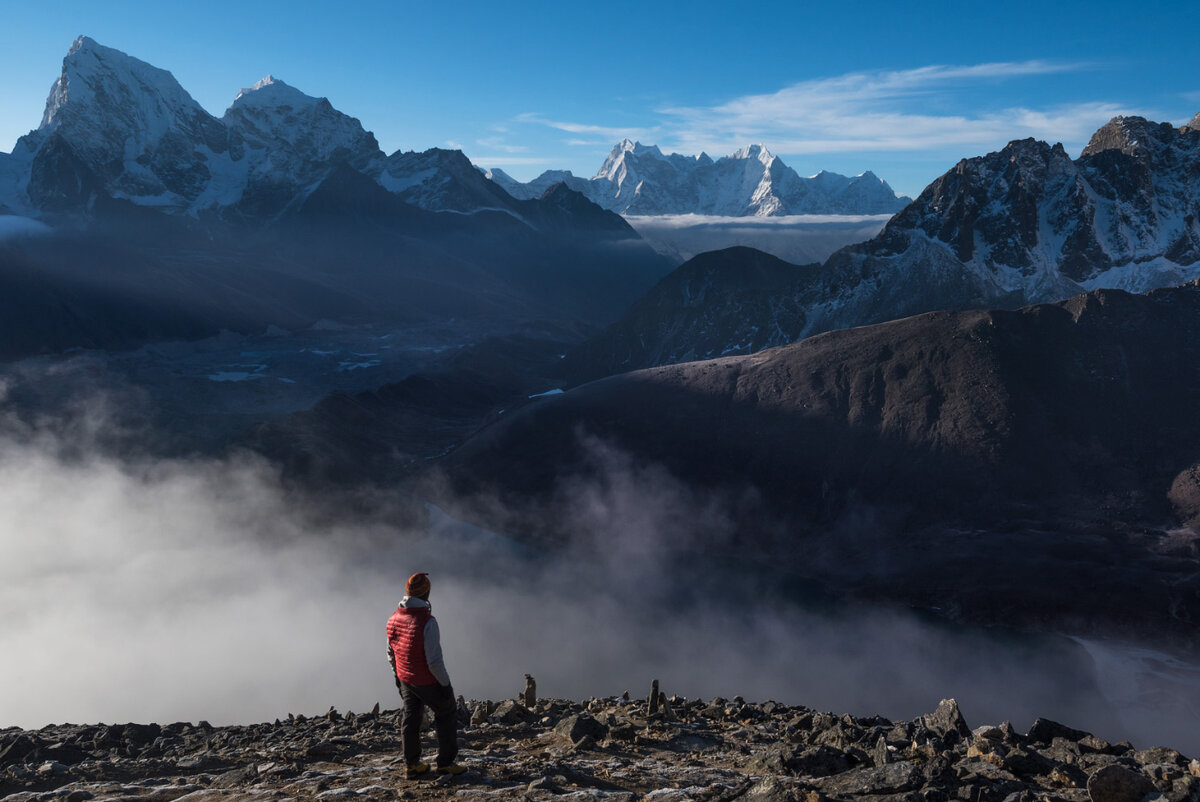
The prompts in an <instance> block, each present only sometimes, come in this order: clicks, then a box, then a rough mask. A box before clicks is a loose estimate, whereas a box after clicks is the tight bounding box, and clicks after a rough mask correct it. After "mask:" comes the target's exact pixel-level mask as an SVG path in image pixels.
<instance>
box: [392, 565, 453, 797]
mask: <svg viewBox="0 0 1200 802" xmlns="http://www.w3.org/2000/svg"><path fill="white" fill-rule="evenodd" d="M429 589H430V584H429V575H428V574H413V575H412V576H410V577H409V578H408V582H407V584H406V585H405V593H407V594H408V595H406V596H405V597H404V598H403V599H401V600H400V606H399V607H397V608H396V612H394V613H392V617H391V618H389V619H388V623H387V639H388V661H389V662H391V664H392V673H393V674H394V675H395V677H396V687H398V688H399V689H400V698H401V699H403V700H404V715H403V716H402V717H401V720H400V737H401V741H402V742H403V744H404V762H405V766H406V768H405V770H404V776H405V777H407V778H409V779H412V778H414V777H420V776H421V775H422V774H426V773H428V772H429V764H428V763H422V762H421V719H423V718H424V717H425V705H429V707H430V709H432V710H433V720H434V727H435V729H436V730H437V739H438V756H437V770H438V772H439V773H441V774H462V773H463V772H464V771H466V770H467V767H466V766H463V765H460V764H458V763H455V762H454V758H455V756H456V755H457V754H458V737H457V732H458V721H457V713H458V705H457V704H456V703H455V701H454V688H453V687H452V686H451V685H450V675H449V674H447V673H446V664H445V662H444V661H443V659H442V640H441V634H440V632H439V631H438V623H437V619H436V618H434V617H433V612H432V608H431V607H430V606H429Z"/></svg>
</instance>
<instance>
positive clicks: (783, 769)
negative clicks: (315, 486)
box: [0, 697, 1200, 802]
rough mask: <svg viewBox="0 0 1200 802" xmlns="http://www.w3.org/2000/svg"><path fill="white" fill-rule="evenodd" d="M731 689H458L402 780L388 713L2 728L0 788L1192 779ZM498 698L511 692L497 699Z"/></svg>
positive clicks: (459, 793) (693, 789)
mask: <svg viewBox="0 0 1200 802" xmlns="http://www.w3.org/2000/svg"><path fill="white" fill-rule="evenodd" d="M739 698H740V697H738V698H735V700H734V701H729V700H726V699H721V698H717V699H713V700H711V701H707V702H706V701H702V700H698V699H690V700H689V699H683V698H679V697H672V698H671V699H670V707H671V708H672V709H673V710H674V711H675V713H676V715H675V717H674V718H673V719H671V720H668V719H667V718H665V717H664V716H663V715H661V714H660V715H655V716H647V715H646V714H645V709H646V700H628V699H621V698H617V697H613V698H608V699H592V700H590V701H588V702H586V703H579V702H570V701H564V700H557V699H546V700H542V701H540V702H538V704H537V706H536V708H535V709H534V710H532V711H529V715H528V717H526V716H519V717H516V718H514V719H512V720H496V719H492V720H488V721H485V720H481V719H478V718H476V719H472V718H471V715H470V713H469V710H470V708H472V707H476V708H486V707H490V706H492V703H490V702H488V703H484V702H463V701H462V700H460V704H459V723H460V725H461V727H462V729H461V730H460V731H459V741H460V745H461V747H462V750H461V752H460V756H459V761H460V762H462V763H464V764H465V765H466V766H467V767H468V769H469V770H468V772H467V773H465V774H462V775H460V776H458V777H445V776H443V777H439V776H438V775H436V774H431V775H429V778H428V779H421V780H405V779H404V759H403V756H402V754H401V748H400V747H401V743H400V728H399V718H400V711H396V710H391V711H384V712H380V711H379V710H378V709H376V710H374V711H372V712H370V713H364V714H358V715H355V714H354V713H346V714H345V715H341V714H339V713H338V712H337V711H334V710H331V711H330V712H329V713H328V714H326V715H322V716H319V717H313V718H306V717H305V716H293V715H289V716H288V717H287V719H286V720H284V721H281V720H276V721H275V722H274V723H265V724H256V725H248V726H230V727H213V726H211V725H209V724H208V723H207V722H204V721H201V722H199V723H198V724H192V723H185V722H179V723H173V724H167V725H163V726H159V725H157V724H149V725H138V724H124V725H121V724H116V725H101V724H96V725H83V726H80V725H70V724H66V725H60V726H51V727H45V728H43V729H41V730H36V731H21V730H18V729H12V728H10V729H7V730H0V797H2V798H4V799H5V800H11V802H33V801H34V800H43V799H44V800H50V799H56V800H67V802H80V801H82V800H87V799H104V798H117V797H119V798H121V799H128V800H136V799H141V800H155V802H172V801H173V800H189V802H190V801H191V800H209V799H222V800H240V799H284V798H288V799H332V798H338V799H342V798H346V799H369V800H391V799H396V798H400V799H410V800H433V799H525V800H548V799H554V798H556V797H562V798H564V799H577V800H613V802H626V801H628V802H632V800H635V799H647V800H659V802H668V801H671V800H694V799H702V800H728V801H731V800H746V801H747V802H749V801H750V800H759V801H760V802H761V801H765V800H771V801H775V800H778V801H779V802H783V801H784V800H788V801H789V802H793V801H803V802H832V800H844V799H851V798H866V799H871V800H876V802H899V801H900V800H910V799H911V800H918V799H930V800H932V799H939V800H951V799H959V800H974V801H975V802H1003V800H1024V799H1045V800H1058V801H1059V802H1140V801H1141V800H1142V799H1144V798H1146V797H1147V796H1148V795H1153V794H1159V795H1161V796H1159V797H1157V798H1158V799H1159V800H1165V802H1190V800H1195V799H1196V797H1197V794H1198V793H1200V778H1198V777H1197V775H1198V774H1200V764H1198V763H1197V761H1194V760H1192V761H1189V760H1188V759H1187V758H1186V757H1184V756H1183V755H1181V754H1180V753H1178V752H1176V751H1174V750H1171V749H1167V748H1162V747H1159V748H1152V749H1144V750H1136V749H1134V748H1133V746H1131V745H1130V744H1128V743H1119V744H1111V743H1108V742H1107V741H1104V740H1102V739H1100V738H1097V737H1096V736H1094V735H1089V734H1086V733H1081V732H1078V731H1074V730H1071V729H1070V728H1067V727H1063V726H1062V725H1055V724H1054V723H1053V722H1044V721H1042V720H1039V723H1040V727H1041V731H1042V735H1045V734H1047V733H1048V732H1049V731H1050V730H1051V729H1054V728H1055V727H1057V728H1058V729H1056V730H1055V732H1061V733H1067V734H1066V735H1063V734H1059V735H1056V736H1055V737H1054V738H1053V739H1052V740H1051V741H1050V742H1046V741H1045V740H1044V739H1042V738H1040V737H1039V736H1038V735H1037V734H1036V733H1035V732H1034V731H1032V730H1031V731H1030V733H1029V734H1026V735H1022V734H1020V733H1017V732H1015V731H1014V730H1013V728H1012V726H1011V725H1009V724H1007V723H1004V724H1001V725H999V726H987V727H981V728H978V729H977V730H976V731H975V732H974V733H972V732H971V731H970V730H969V729H967V727H966V722H965V721H964V719H963V717H962V714H961V713H960V712H959V710H958V706H957V705H956V704H955V703H954V701H953V700H945V701H943V702H942V703H941V704H940V705H939V706H938V708H937V710H936V711H934V712H933V713H931V714H928V715H925V716H919V717H917V718H916V719H914V720H911V721H890V720H888V719H885V718H881V717H879V716H867V717H854V716H850V715H841V716H838V715H833V714H830V713H822V712H818V711H814V710H810V709H808V708H805V707H800V706H789V705H784V704H779V703H777V702H765V703H761V704H755V703H747V702H742V701H738V699H739ZM506 705H507V706H508V709H509V710H514V709H515V707H513V706H514V705H516V702H514V701H512V700H508V701H507V702H502V703H501V704H500V705H499V706H497V710H499V709H500V708H503V707H505V706H506ZM556 735H557V736H558V737H555V736H556ZM576 736H578V737H576ZM1076 736H1078V737H1076ZM426 738H427V739H428V740H427V743H426V744H425V746H426V751H427V752H428V751H431V750H432V749H433V735H432V733H431V732H430V733H428V734H427V735H426Z"/></svg>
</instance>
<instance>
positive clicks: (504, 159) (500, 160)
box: [471, 155, 553, 167]
mask: <svg viewBox="0 0 1200 802" xmlns="http://www.w3.org/2000/svg"><path fill="white" fill-rule="evenodd" d="M471 162H472V163H473V164H477V165H479V166H480V167H504V166H508V165H518V164H528V165H535V166H536V165H539V164H544V165H549V164H551V162H553V159H548V158H546V157H544V156H487V155H483V156H471Z"/></svg>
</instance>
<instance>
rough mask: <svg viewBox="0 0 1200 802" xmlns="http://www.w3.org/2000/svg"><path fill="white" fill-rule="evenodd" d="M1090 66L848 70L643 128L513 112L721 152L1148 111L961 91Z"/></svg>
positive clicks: (1079, 129) (1024, 128) (842, 145)
mask: <svg viewBox="0 0 1200 802" xmlns="http://www.w3.org/2000/svg"><path fill="white" fill-rule="evenodd" d="M1089 66H1090V65H1087V64H1080V63H1060V62H1052V61H1044V60H1032V61H1021V62H997V63H986V64H973V65H931V66H925V67H918V68H915V69H909V70H879V71H864V72H853V73H847V74H844V75H839V76H834V77H831V78H820V79H814V80H810V81H802V82H800V83H796V84H792V85H791V86H787V87H785V88H783V89H780V90H778V91H776V92H771V93H766V94H753V95H744V96H741V97H737V98H734V99H732V100H729V101H727V102H724V103H720V104H717V105H711V106H671V107H664V108H660V109H657V110H656V112H655V113H656V115H657V118H658V120H657V124H656V125H654V126H653V127H648V128H642V129H619V128H613V127H608V126H602V125H585V124H580V123H568V122H561V121H555V120H549V119H546V118H544V117H541V116H540V115H535V114H526V115H521V116H520V117H519V118H518V120H520V121H521V122H528V123H541V124H543V125H548V126H550V127H553V128H556V129H558V130H561V131H566V132H568V133H575V134H593V135H607V136H608V137H609V138H610V139H613V140H615V139H617V138H620V137H623V136H631V137H633V136H642V137H643V138H646V137H651V139H650V140H649V141H657V143H658V144H660V145H664V146H666V147H669V148H671V149H675V150H678V151H679V152H681V153H699V152H701V151H707V152H711V153H727V152H732V151H734V150H736V149H737V148H739V147H742V146H744V145H745V144H746V143H750V142H761V143H764V144H766V145H768V146H769V147H770V148H771V149H772V150H774V151H776V152H779V153H795V154H801V153H805V154H808V153H849V152H855V151H874V152H905V151H907V152H912V151H934V150H942V149H946V148H955V147H959V148H979V147H991V146H999V145H1002V144H1003V143H1005V142H1008V141H1009V140H1012V139H1020V138H1024V137H1035V138H1038V139H1046V140H1049V141H1052V142H1053V141H1061V142H1064V143H1069V144H1073V145H1077V144H1082V143H1083V142H1086V141H1087V139H1088V137H1089V136H1090V135H1091V133H1092V132H1093V131H1094V130H1095V129H1096V128H1097V127H1098V126H1099V125H1102V124H1103V123H1104V122H1106V121H1107V120H1108V119H1110V118H1112V117H1114V116H1116V115H1119V114H1124V115H1129V114H1147V112H1146V111H1145V110H1141V109H1134V108H1130V107H1126V106H1123V105H1121V104H1117V103H1111V102H1072V103H1065V104H1057V105H1052V106H1047V107H1044V108H1031V107H1028V106H1026V105H1019V106H1016V105H1014V106H1011V107H1007V108H1000V109H994V110H988V111H972V110H971V109H970V108H969V104H970V100H969V99H968V100H965V101H964V100H963V98H962V97H961V95H962V93H964V92H966V93H968V98H969V97H970V96H971V95H976V94H978V92H979V90H980V89H981V88H982V87H985V86H989V85H990V86H995V85H997V84H999V83H1001V82H1005V81H1011V80H1017V79H1022V78H1030V77H1037V76H1047V75H1052V74H1060V73H1070V72H1078V71H1081V70H1085V69H1089ZM943 109H944V111H939V110H943ZM655 136H656V139H655V138H653V137H655ZM964 155H965V154H964Z"/></svg>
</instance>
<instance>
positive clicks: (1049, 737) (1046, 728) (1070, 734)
mask: <svg viewBox="0 0 1200 802" xmlns="http://www.w3.org/2000/svg"><path fill="white" fill-rule="evenodd" d="M1090 734H1091V733H1087V732H1084V731H1083V730H1076V729H1072V728H1071V727H1068V726H1066V725H1065V724H1059V723H1058V722H1057V721H1051V720H1050V719H1048V718H1039V719H1037V720H1036V721H1034V722H1033V726H1032V727H1030V728H1029V732H1027V733H1026V734H1025V737H1026V738H1028V739H1029V740H1030V741H1032V742H1033V743H1035V744H1046V745H1047V746H1048V745H1050V744H1051V743H1053V742H1054V739H1055V738H1066V739H1067V740H1068V741H1075V742H1079V741H1082V740H1083V739H1084V738H1087V737H1088V736H1089V735H1090Z"/></svg>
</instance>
